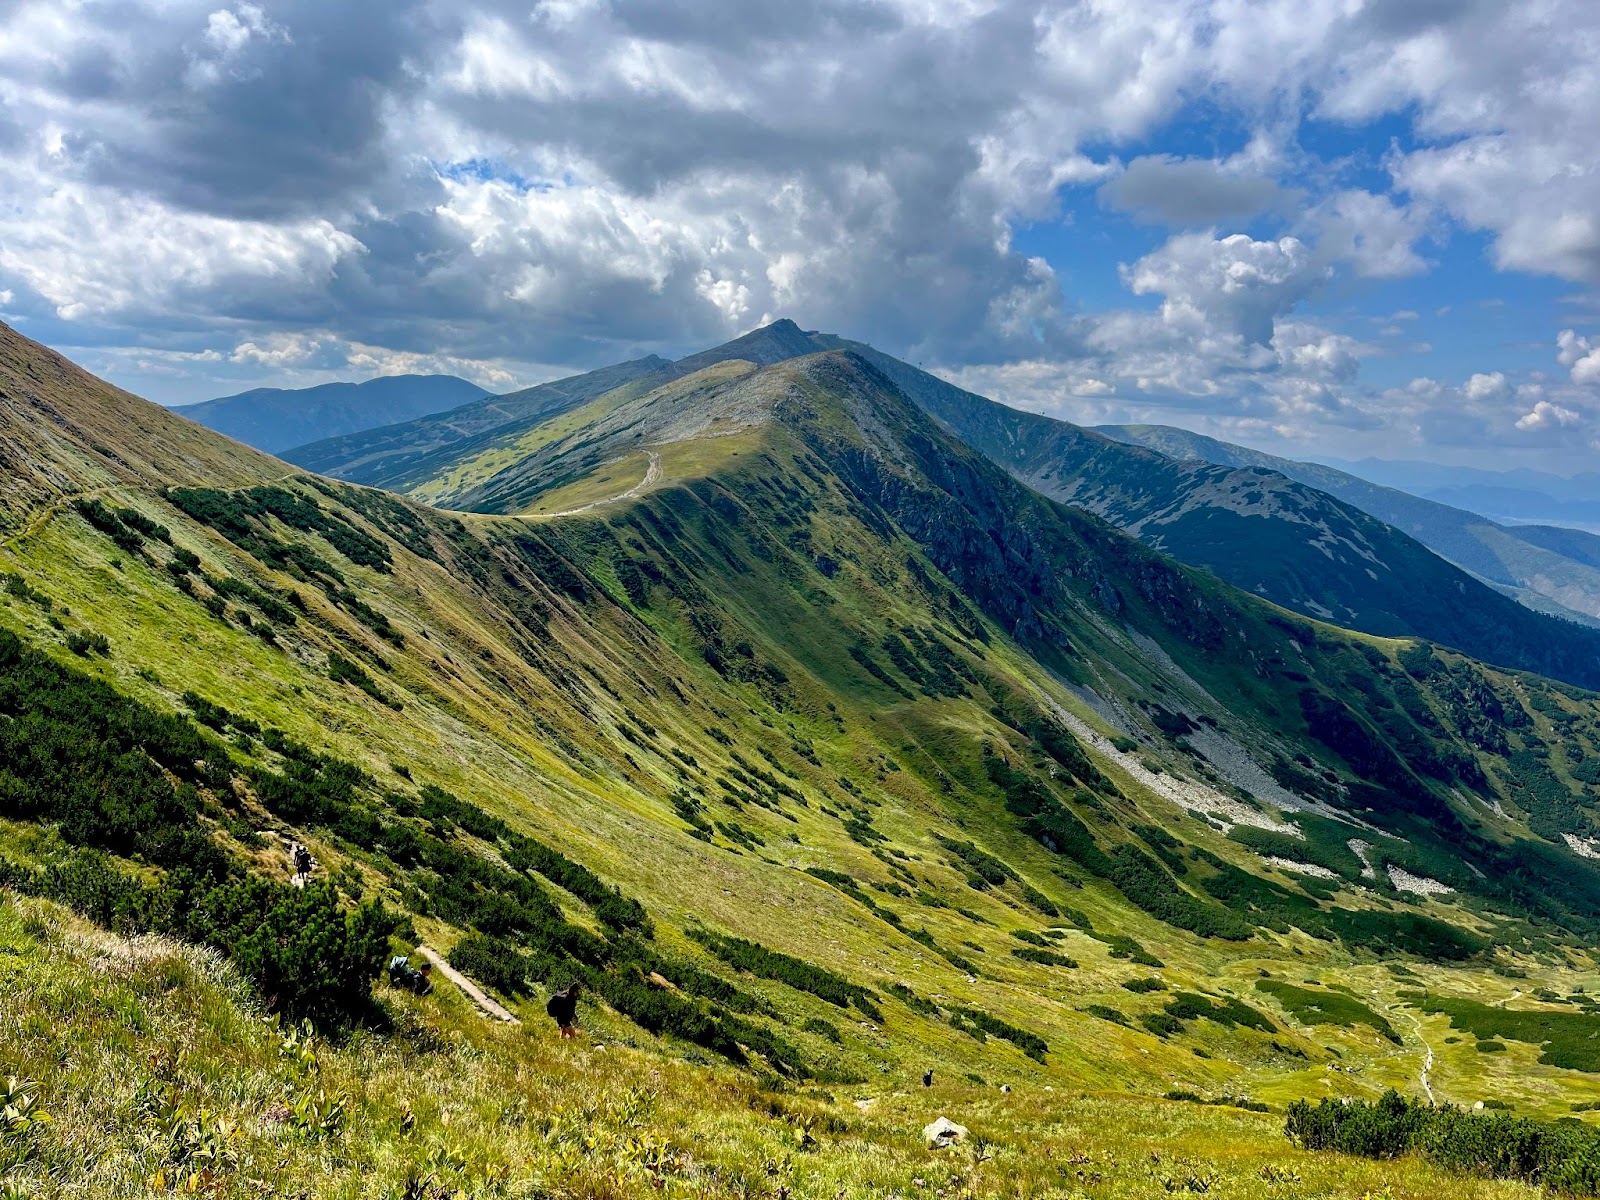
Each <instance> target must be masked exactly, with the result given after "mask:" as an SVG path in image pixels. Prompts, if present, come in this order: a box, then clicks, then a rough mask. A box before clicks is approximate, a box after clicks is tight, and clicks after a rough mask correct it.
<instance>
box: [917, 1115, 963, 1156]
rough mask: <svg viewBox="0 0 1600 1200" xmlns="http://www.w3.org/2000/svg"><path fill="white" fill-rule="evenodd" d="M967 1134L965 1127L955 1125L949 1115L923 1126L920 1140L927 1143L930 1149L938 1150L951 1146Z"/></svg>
mask: <svg viewBox="0 0 1600 1200" xmlns="http://www.w3.org/2000/svg"><path fill="white" fill-rule="evenodd" d="M966 1136H967V1127H966V1126H965V1125H957V1124H956V1123H955V1122H954V1121H952V1120H951V1119H950V1118H949V1117H940V1118H939V1119H938V1120H937V1121H935V1122H933V1124H931V1125H927V1126H924V1127H923V1130H922V1140H923V1141H925V1142H927V1143H928V1148H929V1149H930V1150H940V1149H943V1148H944V1147H945V1146H953V1145H954V1144H955V1143H957V1142H959V1141H961V1140H963V1139H964V1138H965V1137H966Z"/></svg>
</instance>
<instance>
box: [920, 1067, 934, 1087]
mask: <svg viewBox="0 0 1600 1200" xmlns="http://www.w3.org/2000/svg"><path fill="white" fill-rule="evenodd" d="M922 1086H923V1087H932V1086H933V1072H932V1071H931V1070H929V1071H924V1072H923V1073H922Z"/></svg>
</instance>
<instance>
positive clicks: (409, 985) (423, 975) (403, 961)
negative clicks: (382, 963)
mask: <svg viewBox="0 0 1600 1200" xmlns="http://www.w3.org/2000/svg"><path fill="white" fill-rule="evenodd" d="M389 982H390V984H391V985H393V986H394V987H397V988H405V989H406V990H407V991H410V992H415V993H416V994H417V995H419V996H426V995H427V994H428V993H429V992H431V991H433V964H432V963H431V962H428V961H426V960H424V961H423V964H422V966H420V967H413V966H412V965H411V960H410V959H409V958H407V957H406V956H405V955H404V954H396V955H395V956H394V957H393V958H391V959H390V960H389Z"/></svg>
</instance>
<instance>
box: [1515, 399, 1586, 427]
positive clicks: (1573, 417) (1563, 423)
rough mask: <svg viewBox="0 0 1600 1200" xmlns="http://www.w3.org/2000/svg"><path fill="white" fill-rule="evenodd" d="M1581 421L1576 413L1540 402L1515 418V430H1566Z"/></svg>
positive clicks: (1544, 401)
mask: <svg viewBox="0 0 1600 1200" xmlns="http://www.w3.org/2000/svg"><path fill="white" fill-rule="evenodd" d="M1579 420H1581V418H1580V416H1579V415H1578V413H1576V412H1574V411H1573V410H1572V409H1570V408H1562V407H1561V405H1559V404H1552V403H1551V402H1550V401H1548V400H1540V401H1539V402H1538V403H1537V404H1535V405H1534V406H1533V407H1532V408H1531V409H1529V410H1528V411H1527V412H1526V413H1524V414H1523V415H1522V416H1520V417H1518V418H1517V422H1516V424H1517V428H1518V429H1524V430H1545V429H1567V428H1570V427H1571V426H1573V425H1576V424H1577V423H1578V422H1579Z"/></svg>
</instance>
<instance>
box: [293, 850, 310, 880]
mask: <svg viewBox="0 0 1600 1200" xmlns="http://www.w3.org/2000/svg"><path fill="white" fill-rule="evenodd" d="M294 873H295V874H296V875H298V876H299V877H300V878H302V879H305V878H307V877H308V876H309V875H310V874H311V851H309V850H307V849H306V847H305V843H303V842H296V843H295V844H294Z"/></svg>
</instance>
